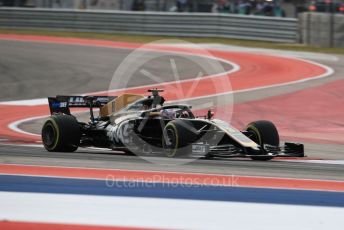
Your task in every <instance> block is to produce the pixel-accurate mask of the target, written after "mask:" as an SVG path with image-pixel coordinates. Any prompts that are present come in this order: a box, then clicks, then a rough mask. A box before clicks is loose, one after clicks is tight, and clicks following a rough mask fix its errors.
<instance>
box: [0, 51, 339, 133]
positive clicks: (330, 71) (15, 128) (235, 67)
mask: <svg viewBox="0 0 344 230" xmlns="http://www.w3.org/2000/svg"><path fill="white" fill-rule="evenodd" d="M83 46H85V45H83ZM91 46H92V45H91ZM106 47H109V46H106ZM110 48H115V47H110ZM148 50H150V51H155V52H159V50H158V51H157V50H154V49H153V50H151V49H148ZM160 52H168V53H177V54H181V53H182V54H185V53H186V52H183V51H160ZM207 52H211V50H209V51H207ZM186 54H187V53H186ZM188 55H191V56H198V57H205V58H210V59H214V60H218V61H222V62H225V63H227V64H229V65H232V66H233V69H231V70H229V71H226V72H225V73H219V74H215V75H210V76H206V77H204V78H202V79H207V78H208V79H209V78H215V77H218V76H221V75H224V74H227V75H228V74H232V73H234V72H237V71H239V70H240V66H239V65H237V64H235V63H233V62H230V61H227V60H225V59H222V58H217V57H213V56H210V57H209V56H206V55H201V54H200V55H199V54H197V55H192V54H188ZM264 55H267V54H264ZM269 56H277V57H283V58H287V59H294V60H299V61H304V62H308V63H311V64H313V65H317V66H320V67H322V68H324V69H325V70H326V72H325V73H324V74H321V75H319V76H315V77H309V78H306V79H301V80H297V81H291V82H286V83H280V84H273V85H269V86H262V87H255V88H250V89H243V90H235V91H231V92H226V93H219V94H213V95H207V96H201V97H193V98H189V99H184V100H183V99H182V100H176V101H179V102H181V101H186V100H187V101H193V100H199V99H206V98H211V97H217V96H223V95H230V94H234V93H242V92H250V91H256V90H263V89H269V88H273V87H280V86H286V85H292V84H298V83H303V82H307V81H311V80H316V79H320V78H324V77H327V76H330V75H332V74H333V73H334V70H333V69H332V68H330V67H328V66H325V65H323V64H320V63H317V62H314V61H310V60H304V59H300V58H296V57H285V56H283V55H276V54H273V55H269ZM193 80H194V79H186V80H181V81H179V82H178V83H182V82H190V81H193ZM171 83H172V82H166V83H163V84H158V85H168V84H171ZM156 85H157V84H150V85H144V86H137V87H130V88H127V89H128V90H132V89H137V88H142V87H154V86H156ZM121 90H123V89H116V90H110V91H99V92H94V93H90V94H93V95H94V94H101V93H109V92H111V93H114V92H117V91H121ZM43 100H44V99H33V100H32V102H31V103H30V101H31V100H22V101H12V102H10V101H8V102H0V104H2V103H5V104H6V105H9V104H11V103H14V104H16V103H23V102H24V103H28V104H29V105H33V104H35V103H43ZM176 101H171V102H176ZM46 102H47V101H46V100H45V101H44V103H46ZM44 117H46V116H40V117H31V118H27V119H23V120H19V121H16V122H13V123H11V124H9V126H8V127H9V128H10V129H12V130H13V131H15V132H19V133H23V134H27V135H33V136H39V135H38V134H35V133H30V132H27V131H24V130H22V129H20V128H19V127H18V126H19V125H20V124H22V123H23V122H28V121H32V120H36V119H40V118H44Z"/></svg>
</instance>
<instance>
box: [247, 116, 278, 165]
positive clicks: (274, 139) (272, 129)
mask: <svg viewBox="0 0 344 230" xmlns="http://www.w3.org/2000/svg"><path fill="white" fill-rule="evenodd" d="M246 131H248V132H249V134H250V136H249V138H250V139H251V140H253V141H254V142H256V143H257V144H259V145H260V146H263V145H264V144H269V145H273V146H279V134H278V131H277V128H276V126H275V125H274V124H273V123H272V122H271V121H254V122H252V123H250V124H249V125H248V126H247V128H246ZM272 158H273V157H272V156H256V157H255V156H253V157H251V159H252V160H257V161H268V160H271V159H272Z"/></svg>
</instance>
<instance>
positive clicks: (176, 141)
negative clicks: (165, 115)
mask: <svg viewBox="0 0 344 230" xmlns="http://www.w3.org/2000/svg"><path fill="white" fill-rule="evenodd" d="M196 138H197V130H196V129H195V127H194V126H193V124H192V123H191V122H190V121H184V120H173V121H170V122H169V123H167V125H166V126H165V128H164V130H163V136H162V146H163V148H164V151H165V154H166V156H167V157H177V156H181V155H187V152H188V151H189V150H188V148H186V147H187V146H188V145H189V144H192V142H194V141H195V140H196Z"/></svg>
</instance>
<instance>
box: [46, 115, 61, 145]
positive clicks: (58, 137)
mask: <svg viewBox="0 0 344 230" xmlns="http://www.w3.org/2000/svg"><path fill="white" fill-rule="evenodd" d="M48 121H51V123H52V124H53V126H54V128H55V130H56V140H55V143H54V145H53V147H51V148H50V149H51V150H54V149H55V148H56V146H57V144H58V143H59V139H60V130H59V127H58V125H57V123H56V121H55V120H54V119H52V118H49V119H48Z"/></svg>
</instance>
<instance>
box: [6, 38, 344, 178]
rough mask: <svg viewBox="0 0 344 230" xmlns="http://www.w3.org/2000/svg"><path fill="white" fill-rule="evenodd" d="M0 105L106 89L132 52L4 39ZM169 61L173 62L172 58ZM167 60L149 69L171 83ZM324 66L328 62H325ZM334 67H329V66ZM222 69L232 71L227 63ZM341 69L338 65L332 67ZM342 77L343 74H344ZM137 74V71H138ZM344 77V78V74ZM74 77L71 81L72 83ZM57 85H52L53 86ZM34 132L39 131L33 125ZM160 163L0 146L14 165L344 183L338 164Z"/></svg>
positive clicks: (333, 148) (327, 155) (191, 68)
mask: <svg viewBox="0 0 344 230" xmlns="http://www.w3.org/2000/svg"><path fill="white" fill-rule="evenodd" d="M0 47H1V48H0V50H1V53H2V55H1V57H0V73H1V78H0V84H1V86H4V87H2V90H1V92H0V101H7V100H20V99H30V98H41V97H45V96H51V95H55V94H69V93H73V94H75V93H85V92H91V91H99V90H106V89H107V86H108V84H109V81H110V80H111V78H112V75H113V72H114V70H115V69H116V67H117V66H118V64H119V63H120V62H121V60H122V59H123V58H125V57H126V56H127V55H128V53H129V52H130V51H128V50H127V49H107V48H101V47H84V46H82V47H79V46H73V45H61V44H59V45H57V44H41V43H31V42H15V41H0ZM166 58H169V57H168V55H167V56H166ZM173 58H175V59H176V62H178V60H180V66H178V70H179V71H180V73H181V74H180V76H181V77H182V76H189V77H194V76H196V75H197V73H198V72H199V70H200V67H199V66H195V65H194V64H193V63H188V62H187V61H185V59H183V58H180V57H173ZM160 61H161V62H164V63H166V60H165V61H163V60H154V61H153V62H152V63H148V66H147V69H149V70H150V71H152V72H153V73H156V74H159V73H161V72H164V73H166V74H165V75H164V76H165V77H166V81H168V80H169V79H171V80H173V79H172V77H173V73H168V72H166V71H165V69H166V67H167V66H164V64H163V63H159V62H160ZM325 64H327V63H326V61H325ZM328 64H331V63H328ZM223 67H224V69H230V68H231V67H230V66H228V65H226V64H223ZM334 68H335V69H336V71H337V72H340V71H342V69H341V67H340V65H339V64H336V65H335V66H334ZM342 73H343V72H342ZM138 74H139V73H138ZM342 76H343V75H342ZM72 77H73V80H72V81H71V80H70V79H71V78H72ZM136 79H139V80H138V81H134V82H132V83H131V84H133V85H132V86H136V85H141V84H143V83H145V84H147V81H148V83H149V79H147V78H144V77H141V78H136ZM338 79H340V76H339V75H334V76H333V77H331V78H327V79H319V80H315V81H312V82H311V83H309V84H306V83H302V84H297V86H295V87H291V86H285V87H278V89H276V88H273V89H271V90H268V91H266V90H257V91H254V92H247V93H240V94H239V95H240V97H237V96H235V97H234V98H235V102H242V101H250V100H252V99H262V98H266V97H269V96H276V95H279V94H284V93H290V92H293V91H296V90H299V89H304V88H306V87H309V86H311V87H312V86H317V85H321V84H324V83H326V82H331V81H335V80H338ZM52 83H53V84H52ZM34 128H35V129H36V130H37V129H38V128H37V125H36V127H34ZM306 146H308V147H307V148H308V149H309V150H311V151H310V152H309V154H308V155H311V157H313V158H321V159H344V157H343V155H342V154H343V148H342V146H341V145H329V144H327V145H321V144H309V145H306ZM155 161H156V162H157V163H156V164H152V163H149V162H147V161H145V160H143V159H141V158H137V157H133V156H123V154H120V153H118V154H116V153H113V152H109V151H101V150H91V149H79V150H78V152H76V153H54V154H52V153H48V152H46V151H45V150H43V149H42V148H39V147H38V148H35V147H26V146H9V145H0V162H1V163H11V164H33V165H57V166H77V167H92V168H120V169H141V170H153V171H155V170H157V171H160V170H164V171H177V172H198V173H215V174H227V175H231V174H236V175H257V176H276V177H277V176H278V177H292V178H310V179H332V180H343V179H344V167H343V165H340V164H338V165H337V164H321V163H316V164H315V163H304V162H286V161H271V162H254V161H249V160H238V159H233V160H221V161H219V160H196V161H193V162H191V163H187V164H183V159H166V158H160V157H158V158H156V159H155Z"/></svg>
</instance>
